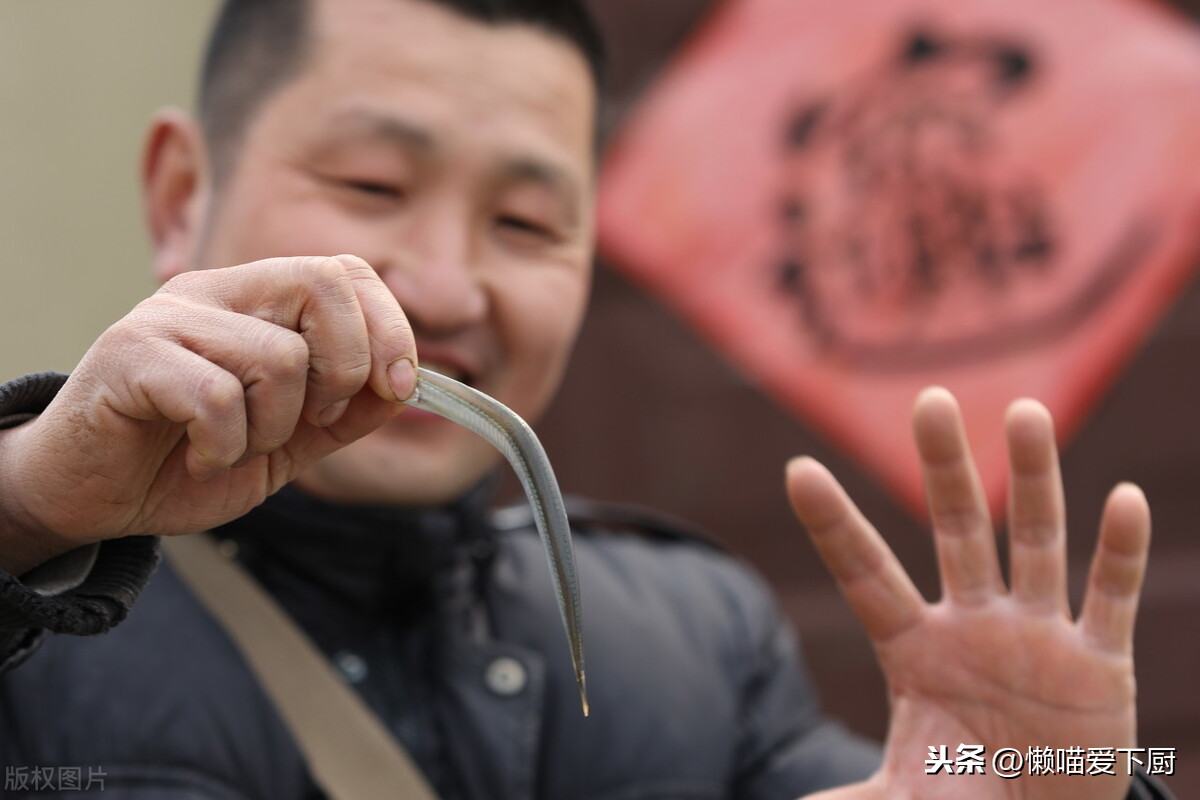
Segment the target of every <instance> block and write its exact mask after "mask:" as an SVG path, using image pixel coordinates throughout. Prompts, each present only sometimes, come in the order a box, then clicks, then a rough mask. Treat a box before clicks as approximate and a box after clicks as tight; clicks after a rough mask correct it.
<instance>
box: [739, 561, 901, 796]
mask: <svg viewBox="0 0 1200 800" xmlns="http://www.w3.org/2000/svg"><path fill="white" fill-rule="evenodd" d="M756 577H757V576H756ZM755 583H756V584H757V583H758V582H757V581H756V582H755ZM743 596H746V595H743ZM749 596H750V597H751V598H752V599H753V604H752V606H750V607H747V608H746V609H745V610H744V611H743V613H744V614H746V615H747V616H746V617H745V622H746V624H747V630H748V631H749V632H751V633H752V639H751V640H750V644H751V647H752V651H751V652H752V653H753V658H752V663H753V664H754V667H753V670H752V672H751V673H750V679H749V681H748V683H747V684H746V686H745V688H744V689H743V703H742V704H743V710H742V720H743V723H742V726H741V732H740V736H739V743H738V755H737V761H738V768H737V773H736V776H735V787H734V792H733V796H735V797H738V798H746V799H747V800H750V799H753V800H785V799H786V800H791V799H792V798H796V797H802V796H804V795H807V794H810V793H813V792H817V791H820V790H822V789H827V788H830V787H834V786H841V785H845V784H848V783H854V782H857V781H861V780H864V779H866V778H867V777H869V776H870V775H871V774H872V773H874V772H875V770H876V769H877V768H878V766H879V763H880V760H881V755H882V754H881V751H880V747H879V745H878V744H877V743H875V742H872V741H869V740H867V739H864V738H862V737H860V736H858V735H856V734H854V733H852V732H851V731H849V730H847V729H846V728H845V727H844V726H843V725H841V724H840V723H839V722H837V721H835V720H833V719H832V718H830V717H828V716H826V715H825V714H824V712H823V711H822V710H821V708H820V705H819V703H818V700H817V695H816V691H815V689H814V688H813V686H812V684H811V681H810V679H809V676H808V674H807V670H806V669H805V667H804V664H803V663H802V659H801V654H800V649H799V645H798V643H797V641H796V638H795V636H794V634H793V632H792V629H791V627H790V626H789V625H788V623H787V622H786V621H785V620H784V619H783V617H782V615H781V614H780V613H779V611H778V610H777V608H776V606H775V603H774V601H773V600H772V598H771V596H770V594H769V592H768V590H767V589H766V587H765V586H761V585H755V586H754V590H753V592H752V593H750V595H749ZM754 606H757V609H756V608H754Z"/></svg>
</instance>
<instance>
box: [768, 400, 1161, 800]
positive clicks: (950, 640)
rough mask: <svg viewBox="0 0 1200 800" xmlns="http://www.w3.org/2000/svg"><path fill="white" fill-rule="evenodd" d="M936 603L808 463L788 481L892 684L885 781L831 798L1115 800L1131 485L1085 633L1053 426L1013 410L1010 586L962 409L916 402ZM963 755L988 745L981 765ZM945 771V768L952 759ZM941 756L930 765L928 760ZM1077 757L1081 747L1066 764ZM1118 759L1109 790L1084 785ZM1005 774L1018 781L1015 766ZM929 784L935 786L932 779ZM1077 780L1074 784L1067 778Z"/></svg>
mask: <svg viewBox="0 0 1200 800" xmlns="http://www.w3.org/2000/svg"><path fill="white" fill-rule="evenodd" d="M914 431H915V435H916V440H917V445H918V449H919V450H920V453H921V460H922V465H923V469H924V473H925V482H926V488H927V492H928V498H929V507H930V512H931V516H932V519H933V527H934V535H935V542H936V549H937V554H938V562H939V569H940V573H941V577H942V586H943V594H944V596H943V598H942V600H941V601H940V602H938V603H936V604H932V605H931V604H928V603H926V602H925V600H924V599H923V598H922V597H921V595H920V593H919V592H918V591H917V590H916V588H915V587H914V586H913V584H912V582H911V581H910V580H909V577H908V575H907V574H906V573H905V571H904V569H903V567H901V565H900V564H899V562H898V561H897V560H896V558H895V556H894V555H893V554H892V552H891V550H890V549H889V548H888V547H887V545H886V544H885V543H884V541H883V539H882V538H881V537H880V535H879V534H878V533H877V532H876V531H875V530H874V528H872V527H871V525H870V524H869V523H868V522H867V521H866V519H864V518H863V516H862V515H861V514H860V513H859V511H858V509H857V508H855V506H854V504H853V503H852V502H851V501H850V499H849V498H848V497H847V496H846V494H845V492H844V491H843V490H842V489H841V487H840V486H839V485H838V484H837V482H836V481H835V480H834V479H833V477H832V476H831V475H830V474H829V473H828V471H826V470H825V469H824V468H823V467H822V466H820V465H819V464H817V463H816V462H815V461H812V460H811V459H798V460H797V461H795V462H793V463H792V464H791V465H789V469H788V489H789V494H790V496H791V499H792V503H793V506H794V507H795V509H796V512H797V514H798V515H799V516H800V518H801V520H802V521H803V522H804V523H805V525H806V526H807V527H808V529H809V532H810V533H811V535H812V537H813V541H814V542H815V543H816V546H817V548H818V550H819V551H820V553H821V555H822V558H823V559H824V560H825V562H826V564H827V566H828V567H829V569H830V571H831V572H832V573H833V575H834V577H835V578H836V580H837V581H838V584H839V586H840V587H841V589H842V592H843V593H844V594H845V596H846V598H847V600H848V601H849V602H850V604H851V606H853V608H854V610H855V612H856V613H857V614H858V616H859V618H860V619H861V620H862V622H863V624H864V626H865V627H866V629H867V632H868V634H869V635H870V637H871V640H872V642H873V644H874V646H875V649H876V652H877V654H878V657H879V660H880V664H881V666H882V668H883V671H884V675H885V678H886V680H887V684H888V693H889V698H890V704H891V722H890V726H889V730H888V738H887V749H886V752H885V756H884V763H883V766H882V767H881V769H880V771H879V773H878V774H877V775H876V776H875V777H874V778H872V780H871V781H869V782H868V783H867V784H863V785H861V786H856V787H848V788H846V789H843V790H835V791H834V792H830V793H829V797H831V798H832V797H843V796H844V797H888V798H896V797H910V796H911V797H921V798H942V797H945V798H963V797H971V798H990V797H998V798H1000V797H1003V798H1010V797H1014V798H1015V797H1021V798H1070V797H1081V798H1085V797H1086V798H1089V799H1091V798H1109V797H1111V798H1114V800H1117V799H1118V798H1122V797H1124V796H1125V792H1126V791H1127V788H1128V784H1129V770H1128V765H1127V760H1126V756H1125V755H1124V754H1122V753H1118V752H1116V751H1115V749H1116V748H1130V747H1133V746H1134V737H1135V707H1134V694H1135V690H1134V677H1133V658H1132V635H1133V621H1134V616H1135V613H1136V607H1137V598H1138V593H1139V590H1140V588H1141V583H1142V576H1143V573H1144V571H1145V562H1146V552H1147V547H1148V545H1149V534H1150V517H1149V510H1148V508H1147V505H1146V501H1145V498H1144V497H1143V496H1142V493H1141V491H1140V490H1138V489H1137V488H1136V487H1134V486H1131V485H1127V484H1123V485H1120V486H1118V487H1117V488H1116V489H1114V490H1113V492H1112V494H1111V495H1110V497H1109V499H1108V503H1107V505H1106V507H1105V510H1104V515H1103V518H1102V521H1101V530H1100V539H1099V543H1098V545H1097V548H1096V555H1095V557H1094V560H1093V563H1092V570H1091V575H1090V580H1089V584H1088V591H1087V595H1086V598H1085V601H1084V605H1083V609H1082V612H1081V614H1080V616H1079V619H1078V620H1073V619H1072V618H1071V616H1070V609H1069V606H1068V603H1067V589H1066V586H1067V578H1066V546H1065V542H1066V531H1065V528H1066V526H1065V519H1064V511H1063V505H1064V504H1063V498H1062V482H1061V478H1060V476H1059V470H1058V460H1057V452H1056V449H1055V444H1054V433H1053V424H1052V422H1051V419H1050V415H1049V414H1048V413H1047V412H1046V410H1045V409H1044V408H1043V407H1042V406H1040V405H1039V404H1037V403H1035V402H1033V401H1028V400H1022V401H1018V402H1017V403H1014V404H1013V406H1012V407H1011V408H1010V410H1009V414H1008V420H1007V431H1008V443H1009V461H1010V469H1011V481H1010V491H1009V514H1008V520H1009V536H1010V544H1011V547H1010V552H1011V564H1010V567H1011V570H1010V571H1011V587H1006V586H1005V584H1004V581H1003V578H1002V575H1001V571H1000V565H999V560H998V557H997V551H996V546H995V539H994V533H993V529H992V523H991V520H990V518H989V515H988V511H987V503H986V501H985V498H984V495H983V492H982V489H981V487H980V484H979V479H978V477H977V475H976V472H975V468H974V464H973V462H972V459H971V456H970V451H969V449H968V446H967V442H966V435H965V432H964V430H963V426H962V421H961V418H960V415H959V411H958V407H957V405H956V403H955V401H954V398H953V397H952V396H951V395H950V394H949V393H948V392H946V391H944V390H940V389H932V390H927V391H926V392H924V393H923V394H922V395H921V397H920V398H919V399H918V401H917V405H916V408H915V411H914ZM960 745H962V746H966V747H967V748H970V747H971V746H980V745H981V746H983V749H982V750H976V751H975V752H977V753H980V754H981V755H982V757H981V758H978V759H974V758H971V757H969V751H967V752H960V751H959V747H960ZM943 746H944V747H945V755H946V757H947V759H948V761H949V762H951V763H949V764H943V765H942V766H941V768H937V767H938V765H939V762H940V761H941V755H942V750H941V748H942V747H943ZM931 747H932V748H934V750H933V752H932V753H931V750H930V748H931ZM1002 748H1011V749H1012V750H1014V751H1016V752H1017V753H1019V754H1021V756H1022V757H1023V758H1026V759H1027V758H1028V755H1029V752H1030V748H1040V749H1041V750H1040V752H1044V751H1045V748H1050V750H1051V751H1052V752H1054V751H1057V750H1063V751H1065V752H1067V753H1070V754H1071V755H1072V756H1073V758H1072V761H1071V763H1070V767H1071V769H1070V770H1068V769H1067V768H1066V767H1067V764H1065V763H1060V764H1059V765H1057V766H1055V764H1054V761H1053V760H1051V761H1050V769H1049V770H1047V771H1048V772H1049V773H1055V772H1057V773H1058V774H1032V773H1036V772H1039V771H1041V770H1039V769H1038V767H1039V766H1041V765H1040V764H1037V765H1032V764H1030V763H1024V764H1022V765H1020V767H1019V768H1018V769H1015V770H1013V771H1014V772H1019V773H1021V774H1020V775H1019V776H1018V777H1016V778H1014V779H1006V778H1004V777H1001V776H1000V775H998V774H997V771H996V769H995V765H994V764H993V761H992V757H993V756H994V755H995V754H996V753H997V752H998V751H999V750H1001V749H1002ZM1071 748H1076V749H1074V750H1071ZM1100 748H1105V749H1112V752H1113V756H1114V760H1113V761H1112V762H1111V763H1110V764H1108V765H1107V766H1105V769H1108V770H1111V772H1112V773H1114V774H1113V775H1098V774H1092V775H1088V774H1086V773H1087V772H1091V771H1096V769H1097V768H1098V764H1099V761H1096V762H1093V761H1092V760H1090V759H1088V758H1086V756H1087V755H1088V754H1089V751H1091V752H1095V751H1097V750H1098V749H1100ZM1009 766H1015V765H1013V764H1011V763H1010V764H1009ZM935 768H937V769H936V774H926V771H927V769H928V770H934V769H935ZM1068 771H1069V772H1072V773H1080V772H1082V773H1085V774H1065V773H1066V772H1068Z"/></svg>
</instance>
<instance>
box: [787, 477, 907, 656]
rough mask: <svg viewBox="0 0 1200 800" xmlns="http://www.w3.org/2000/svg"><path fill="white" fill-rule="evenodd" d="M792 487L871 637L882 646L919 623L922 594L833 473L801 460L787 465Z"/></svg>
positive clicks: (806, 523)
mask: <svg viewBox="0 0 1200 800" xmlns="http://www.w3.org/2000/svg"><path fill="white" fill-rule="evenodd" d="M787 489H788V497H789V498H790V500H791V503H792V508H793V509H794V510H795V512H796V516H798V517H799V518H800V521H801V522H803V523H804V526H805V527H806V528H808V532H809V535H810V536H811V537H812V540H813V544H814V545H816V548H817V552H818V553H820V554H821V559H822V560H823V561H824V562H825V565H826V566H827V567H828V568H829V571H830V572H831V573H832V574H833V577H834V579H835V580H836V581H837V583H838V586H839V587H840V588H841V591H842V594H843V595H845V597H846V600H847V602H849V603H850V606H851V608H853V609H854V613H855V614H857V615H858V618H859V619H860V620H861V621H862V623H863V627H865V628H866V630H867V633H868V634H869V635H870V636H871V639H872V640H874V641H875V642H876V643H877V644H882V643H884V642H886V641H888V640H889V639H891V638H892V637H894V636H896V635H897V634H899V633H902V632H903V631H905V630H907V629H908V628H909V627H910V626H912V625H914V624H916V622H917V620H918V619H919V618H920V617H921V614H922V612H923V610H924V608H925V601H924V600H923V599H922V598H921V594H920V592H918V591H917V589H916V587H915V586H913V584H912V581H911V580H909V577H908V573H906V572H905V571H904V568H903V567H902V566H901V565H900V562H899V561H898V560H897V559H896V556H895V554H894V553H892V550H891V548H890V547H888V546H887V544H886V543H885V542H884V541H883V538H882V537H881V536H880V535H879V532H878V531H876V530H875V528H874V527H872V526H871V524H870V523H869V522H867V520H866V519H865V518H864V517H863V516H862V513H861V512H859V510H858V508H857V507H856V506H855V505H854V503H853V502H852V501H851V500H850V498H849V497H848V496H847V495H846V492H845V491H844V490H843V489H842V487H841V485H840V484H838V482H837V480H836V479H835V478H834V477H833V475H831V474H830V473H829V471H828V470H827V469H825V467H823V466H822V465H821V464H819V463H817V462H816V461H814V460H813V459H811V458H797V459H794V460H792V461H791V462H790V463H789V464H788V466H787Z"/></svg>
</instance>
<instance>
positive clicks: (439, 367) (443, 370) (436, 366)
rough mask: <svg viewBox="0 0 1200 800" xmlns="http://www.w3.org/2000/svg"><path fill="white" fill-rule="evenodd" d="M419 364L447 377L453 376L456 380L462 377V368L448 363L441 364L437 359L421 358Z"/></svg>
mask: <svg viewBox="0 0 1200 800" xmlns="http://www.w3.org/2000/svg"><path fill="white" fill-rule="evenodd" d="M421 366H422V367H424V368H425V369H427V370H429V371H430V372H436V373H437V374H439V375H445V376H446V377H447V378H453V379H454V380H456V381H461V380H462V379H463V372H462V370H460V369H456V368H455V367H452V366H450V365H448V364H442V363H440V362H437V361H425V360H424V359H422V360H421Z"/></svg>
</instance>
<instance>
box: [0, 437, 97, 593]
mask: <svg viewBox="0 0 1200 800" xmlns="http://www.w3.org/2000/svg"><path fill="white" fill-rule="evenodd" d="M35 424H36V421H35V420H31V421H29V422H25V423H23V424H21V425H18V426H16V427H13V428H8V429H5V430H0V570H3V571H4V572H7V573H8V574H10V575H13V576H15V577H20V576H22V575H24V574H25V573H27V572H29V571H30V570H32V569H34V568H35V567H38V566H40V565H41V564H44V563H45V562H47V561H49V560H51V559H53V558H56V557H58V556H60V555H62V554H63V553H66V552H68V551H70V550H74V549H75V548H77V547H81V546H83V545H85V544H90V542H84V541H75V540H74V539H72V538H70V537H68V536H64V535H61V534H59V533H56V532H55V531H53V530H51V529H50V528H49V527H48V526H46V525H44V524H43V523H42V522H41V521H40V519H39V517H38V515H37V514H36V513H35V512H34V511H33V505H34V504H33V503H32V502H31V498H30V497H28V496H27V495H28V492H27V491H26V488H27V487H25V486H24V485H23V484H24V481H23V480H22V474H21V467H20V465H21V463H22V458H21V457H20V453H21V452H22V450H23V449H24V445H25V444H26V442H27V441H28V439H29V438H30V434H31V431H32V428H33V427H34V426H35Z"/></svg>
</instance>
